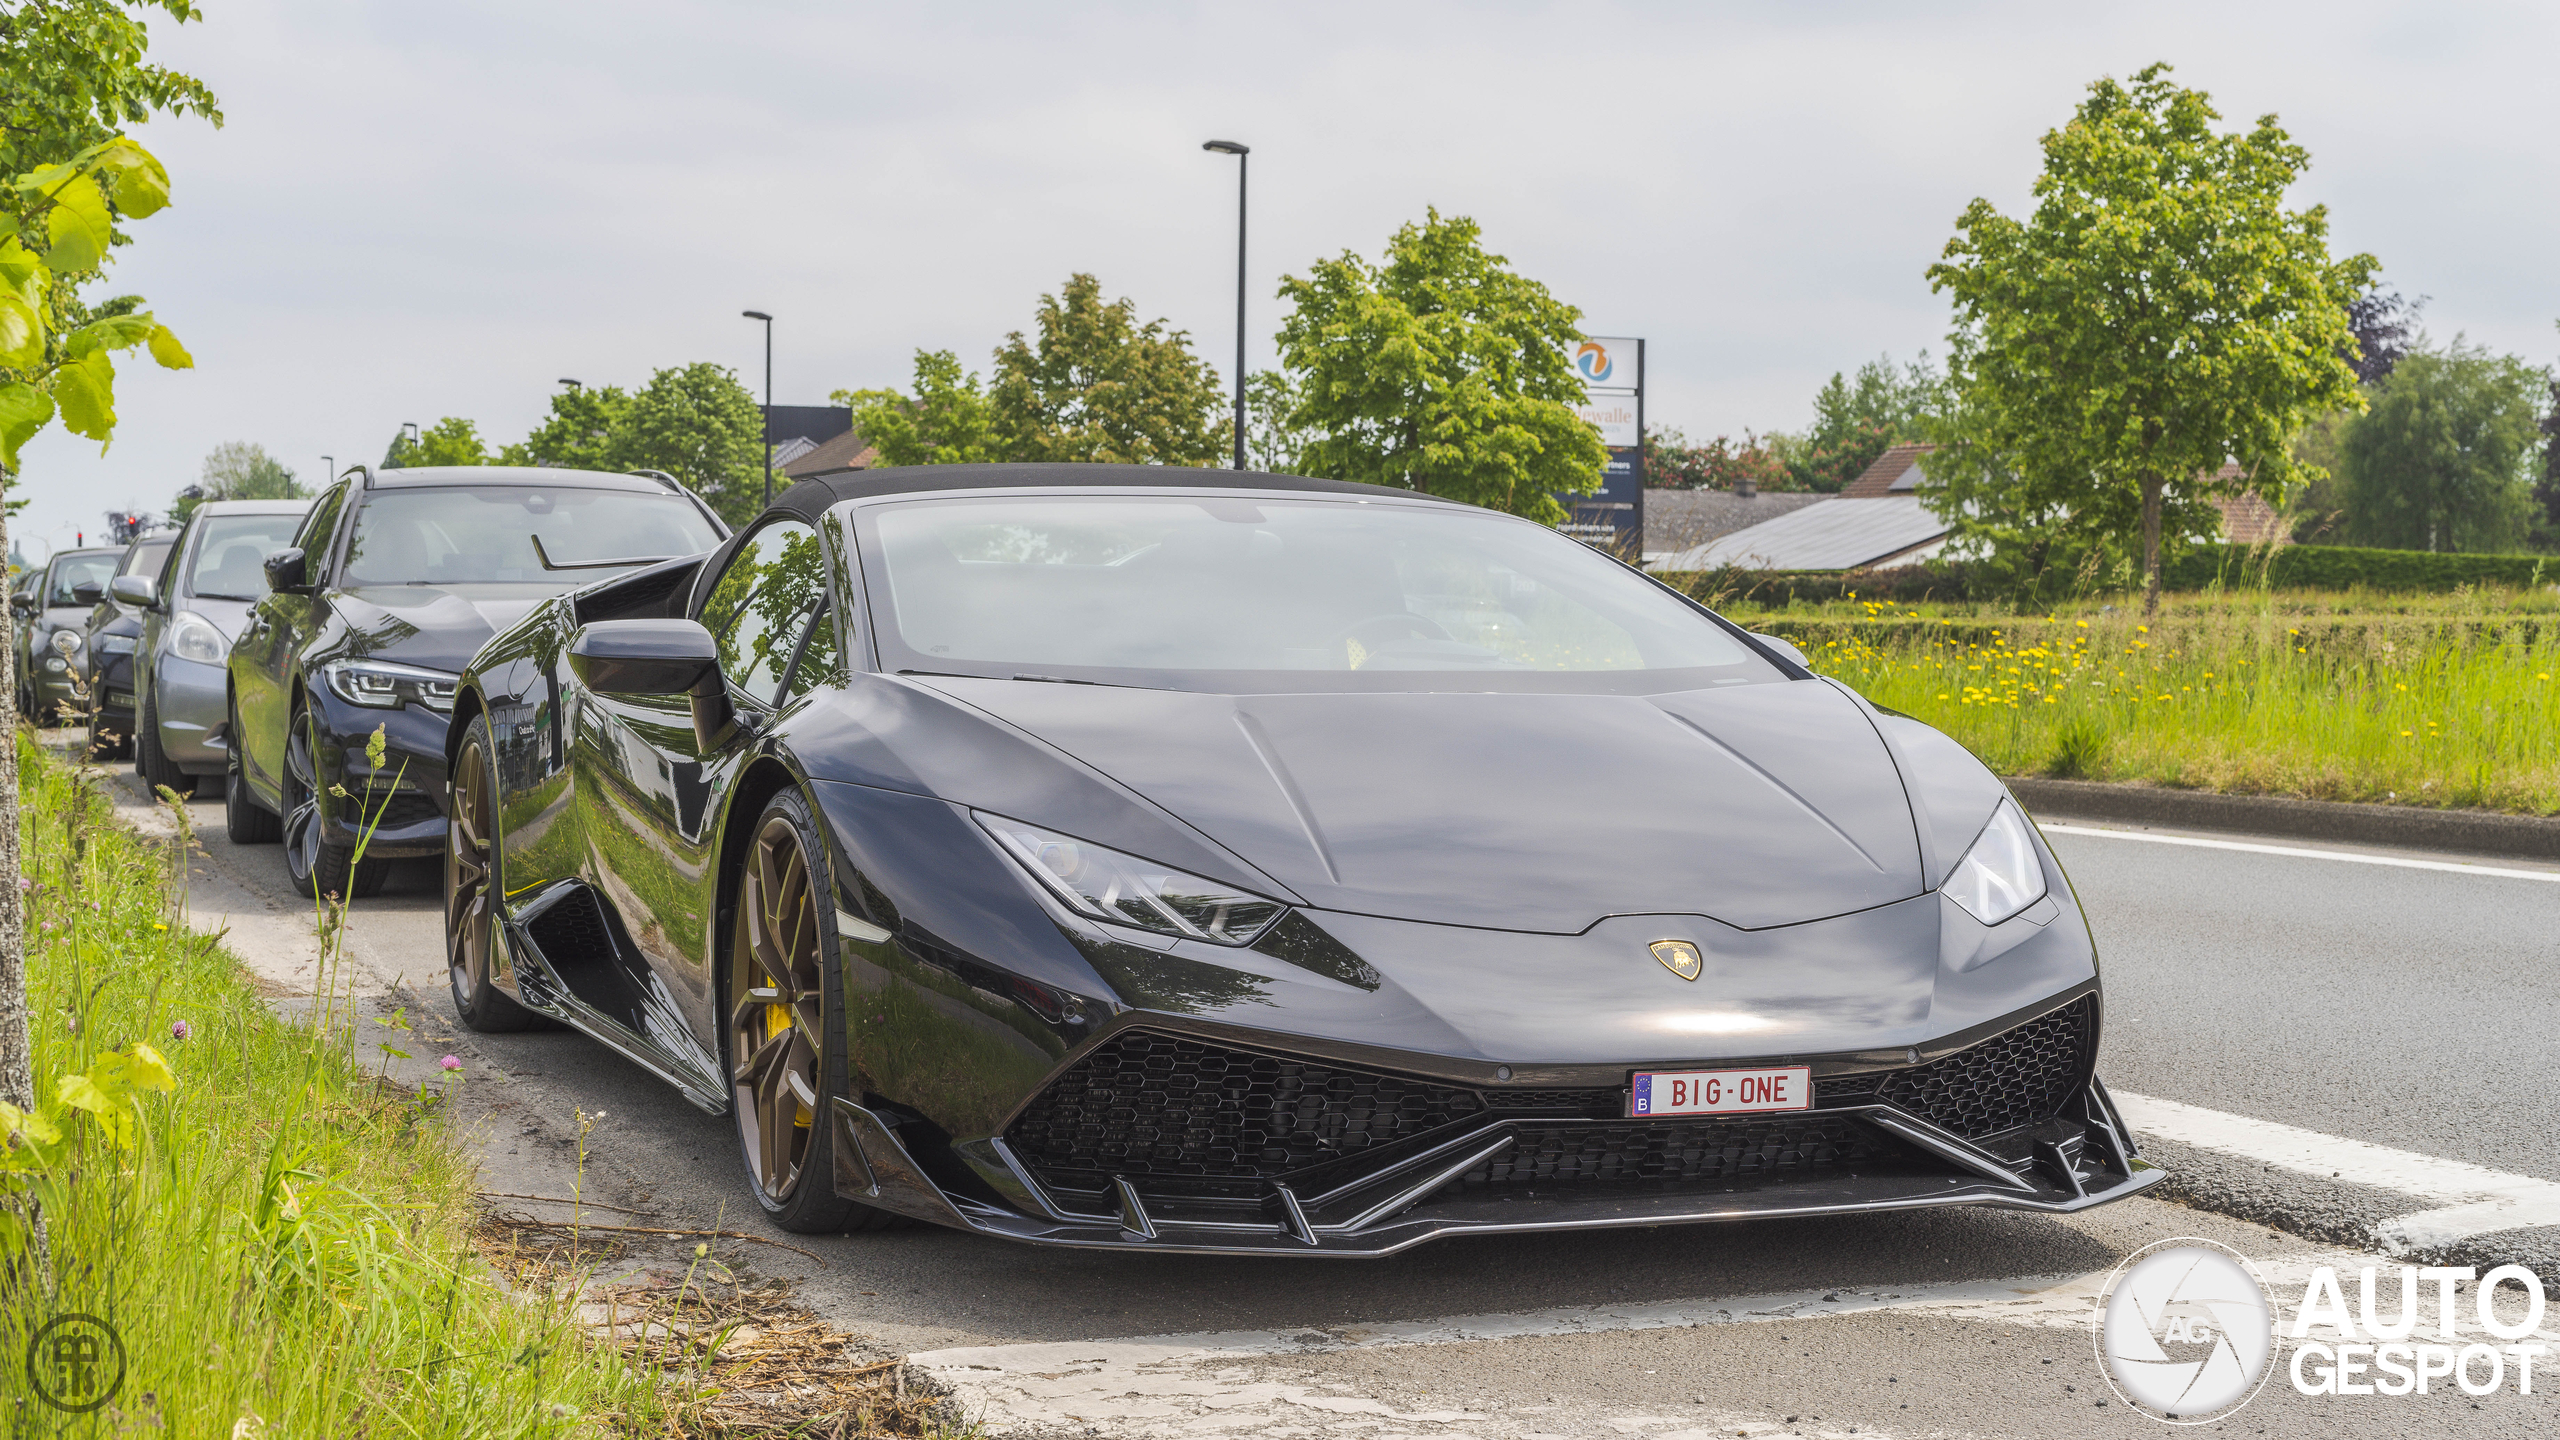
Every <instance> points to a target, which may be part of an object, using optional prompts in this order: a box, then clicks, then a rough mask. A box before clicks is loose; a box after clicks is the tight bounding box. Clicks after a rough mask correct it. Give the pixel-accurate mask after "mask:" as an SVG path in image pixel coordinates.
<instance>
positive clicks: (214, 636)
mask: <svg viewBox="0 0 2560 1440" xmlns="http://www.w3.org/2000/svg"><path fill="white" fill-rule="evenodd" d="M230 648H231V645H230V642H228V641H226V640H224V639H223V638H222V632H221V631H219V630H216V629H214V628H213V622H212V621H210V620H207V619H206V618H204V617H203V616H201V615H199V614H197V613H196V612H194V611H193V610H181V611H179V612H178V613H177V615H176V616H175V617H174V618H172V619H171V620H170V621H169V653H170V654H172V655H175V656H177V657H178V658H179V659H181V660H194V661H197V662H198V663H200V664H205V665H219V664H221V663H222V657H223V654H224V652H226V651H228V650H229V649H230Z"/></svg>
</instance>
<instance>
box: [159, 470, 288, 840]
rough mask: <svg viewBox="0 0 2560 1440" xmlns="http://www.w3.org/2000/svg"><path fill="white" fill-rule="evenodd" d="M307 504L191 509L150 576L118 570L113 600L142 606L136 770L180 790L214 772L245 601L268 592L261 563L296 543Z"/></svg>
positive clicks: (218, 769) (238, 503)
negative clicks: (229, 660) (228, 665)
mask: <svg viewBox="0 0 2560 1440" xmlns="http://www.w3.org/2000/svg"><path fill="white" fill-rule="evenodd" d="M310 508H311V502H310V501H308V500H213V501H208V502H206V503H204V504H202V505H199V506H197V507H196V508H195V511H194V513H193V514H190V515H189V516H188V517H187V524H186V528H185V529H184V530H183V531H181V532H180V533H179V535H178V543H177V544H176V546H174V547H173V548H172V549H171V550H170V552H169V559H168V563H167V564H165V565H163V566H162V567H161V568H160V574H159V578H157V579H156V580H155V579H153V578H151V577H149V576H144V575H119V576H117V577H116V578H115V580H114V581H113V582H111V584H112V587H113V589H114V591H115V596H116V598H117V599H119V600H122V601H124V602H125V603H127V604H131V605H138V606H140V607H142V617H143V618H142V640H141V645H140V650H139V653H138V654H137V655H136V657H135V659H136V661H137V663H136V664H135V666H134V692H135V694H134V706H135V712H136V713H135V719H134V727H133V768H134V769H135V770H137V771H139V772H141V775H142V778H143V781H144V783H146V784H149V785H153V786H160V785H166V786H168V787H170V788H171V789H173V790H176V791H178V792H179V793H181V794H184V793H186V792H187V791H188V790H189V789H190V788H191V787H193V786H194V784H195V780H196V777H197V776H200V775H220V774H221V773H222V770H223V758H224V757H223V736H222V734H221V731H222V725H223V719H224V716H225V713H226V703H227V698H228V693H229V692H228V691H227V690H226V689H225V688H224V678H225V673H226V672H225V670H224V662H225V659H226V657H227V656H228V655H229V654H230V651H231V642H232V641H233V640H234V639H236V638H237V637H238V636H239V634H240V623H241V621H242V620H244V619H246V618H247V617H248V614H249V607H250V606H251V605H252V604H254V603H256V602H257V601H258V600H259V599H260V598H261V597H263V596H264V595H265V594H266V593H267V573H266V569H265V561H266V558H267V556H268V554H269V553H270V552H272V551H277V550H282V549H284V548H285V547H287V546H289V545H291V544H292V543H293V535H294V531H295V530H296V529H297V528H298V527H299V526H300V525H301V524H302V517H303V515H304V513H305V512H306V511H308V510H309V509H310Z"/></svg>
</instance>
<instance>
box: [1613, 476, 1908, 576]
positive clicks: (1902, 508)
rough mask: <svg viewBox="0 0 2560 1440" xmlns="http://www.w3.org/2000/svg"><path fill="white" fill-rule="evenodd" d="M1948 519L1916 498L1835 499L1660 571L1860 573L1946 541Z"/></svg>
mask: <svg viewBox="0 0 2560 1440" xmlns="http://www.w3.org/2000/svg"><path fill="white" fill-rule="evenodd" d="M1946 536H1947V522H1946V521H1944V520H1941V519H1939V518H1938V517H1937V516H1935V515H1932V514H1930V513H1929V512H1928V511H1927V510H1925V509H1923V508H1921V505H1920V499H1919V497H1918V496H1916V495H1881V496H1877V497H1874V498H1872V499H1863V500H1851V499H1848V498H1846V497H1845V496H1837V495H1835V496H1833V497H1832V498H1830V499H1828V500H1823V501H1820V502H1817V503H1815V504H1812V505H1807V506H1806V507H1804V508H1803V509H1801V510H1796V511H1792V512H1790V513H1788V514H1785V515H1781V516H1779V517H1778V518H1777V519H1775V520H1768V521H1763V522H1762V523H1760V524H1758V525H1754V526H1752V527H1751V528H1749V529H1747V530H1737V531H1735V532H1734V533H1732V534H1730V535H1727V536H1724V537H1722V538H1720V539H1716V540H1711V541H1708V542H1707V543H1706V544H1704V545H1700V546H1697V547H1695V548H1693V549H1689V550H1683V551H1681V552H1680V553H1679V554H1677V555H1671V556H1667V557H1665V558H1664V559H1662V560H1661V561H1659V562H1657V563H1656V564H1655V565H1654V566H1653V567H1652V568H1653V569H1656V570H1721V569H1723V568H1725V567H1726V566H1728V565H1733V566H1741V567H1743V568H1744V569H1751V570H1856V569H1859V568H1861V567H1863V566H1868V565H1873V564H1876V563H1878V562H1880V561H1885V560H1917V559H1920V558H1922V557H1923V555H1924V553H1926V552H1928V551H1930V550H1934V549H1935V547H1936V546H1937V545H1938V544H1939V542H1941V541H1943V540H1945V539H1946Z"/></svg>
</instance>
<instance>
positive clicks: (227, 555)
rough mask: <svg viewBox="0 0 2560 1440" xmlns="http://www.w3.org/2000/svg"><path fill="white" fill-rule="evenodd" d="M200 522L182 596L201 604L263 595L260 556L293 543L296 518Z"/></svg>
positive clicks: (221, 517)
mask: <svg viewBox="0 0 2560 1440" xmlns="http://www.w3.org/2000/svg"><path fill="white" fill-rule="evenodd" d="M200 523H201V524H202V526H203V528H204V537H203V538H202V539H200V540H198V541H196V551H195V560H194V562H193V563H191V564H190V565H189V566H188V567H187V580H186V590H187V593H188V594H189V595H193V596H195V597H197V598H199V599H204V600H256V599H257V598H258V597H259V596H261V595H264V594H266V593H267V571H266V558H267V557H268V556H269V555H272V554H274V553H275V552H276V551H278V550H282V549H285V548H287V547H289V546H291V545H292V544H293V537H294V532H296V531H298V530H300V529H301V528H302V516H301V515H300V514H299V513H291V514H283V515H208V516H206V517H205V518H204V519H203V520H202V521H201V522H200Z"/></svg>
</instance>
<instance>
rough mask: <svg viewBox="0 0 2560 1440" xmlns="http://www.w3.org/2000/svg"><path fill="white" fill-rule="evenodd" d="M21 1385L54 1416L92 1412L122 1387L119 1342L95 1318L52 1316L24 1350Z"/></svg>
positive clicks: (119, 1338) (121, 1347) (121, 1345)
mask: <svg viewBox="0 0 2560 1440" xmlns="http://www.w3.org/2000/svg"><path fill="white" fill-rule="evenodd" d="M27 1383H28V1384H30V1385H32V1386H34V1387H35V1392H36V1398H38V1399H40V1400H42V1401H44V1403H46V1404H47V1405H50V1406H52V1407H53V1408H54V1409H56V1410H68V1411H70V1412H72V1413H73V1414H79V1413H80V1412H82V1411H87V1410H95V1409H97V1408H98V1407H99V1406H101V1405H104V1404H106V1403H107V1402H108V1401H110V1400H112V1399H114V1398H115V1397H116V1391H118V1390H120V1389H122V1388H123V1387H124V1339H123V1337H122V1336H119V1335H118V1334H116V1329H115V1327H114V1326H112V1325H110V1324H108V1323H107V1322H106V1321H104V1320H101V1319H99V1318H98V1317H97V1316H95V1315H72V1314H66V1315H56V1316H54V1317H53V1318H52V1319H51V1320H48V1321H46V1322H45V1325H44V1328H43V1329H41V1330H38V1331H37V1332H36V1338H35V1339H34V1340H32V1341H30V1342H29V1343H28V1345H27Z"/></svg>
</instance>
